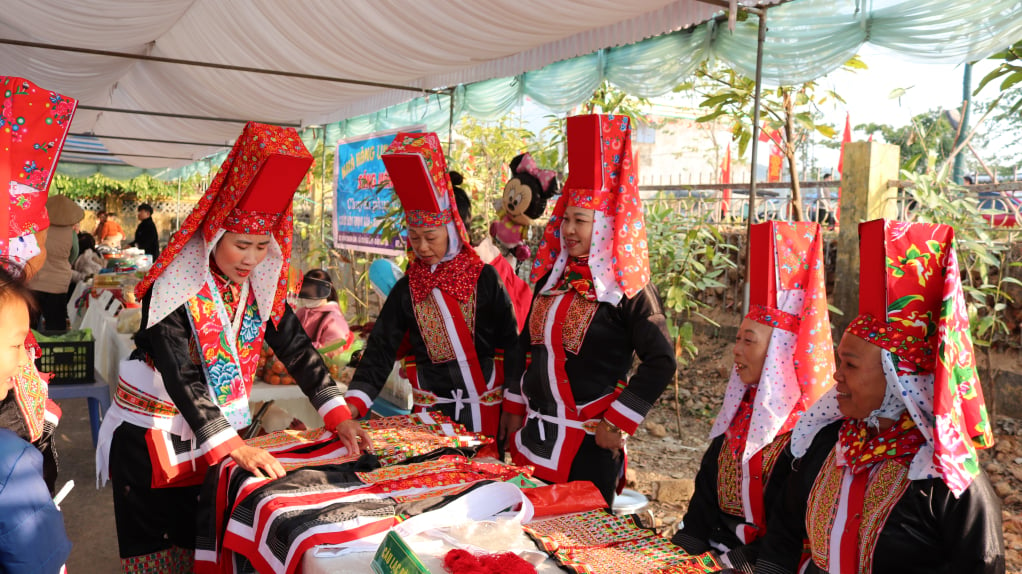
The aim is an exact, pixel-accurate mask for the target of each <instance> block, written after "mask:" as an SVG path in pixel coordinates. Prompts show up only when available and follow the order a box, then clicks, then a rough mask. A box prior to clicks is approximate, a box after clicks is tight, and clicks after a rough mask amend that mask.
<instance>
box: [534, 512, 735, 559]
mask: <svg viewBox="0 0 1022 574" xmlns="http://www.w3.org/2000/svg"><path fill="white" fill-rule="evenodd" d="M523 528H524V529H525V532H526V533H527V534H529V536H531V537H532V538H533V539H534V540H535V541H536V543H537V544H538V545H539V546H540V547H541V548H543V550H545V551H546V552H548V553H549V554H550V555H551V556H553V558H554V559H556V560H557V561H558V562H559V563H560V564H561V565H562V566H564V567H565V568H567V569H569V570H571V571H572V572H575V573H577V574H590V573H592V574H595V573H597V572H599V573H601V574H650V573H654V574H703V573H706V572H716V571H717V570H719V569H720V568H721V566H720V564H719V563H718V562H717V561H716V560H715V559H714V558H713V557H712V556H711V555H710V554H708V553H707V554H700V555H698V556H692V555H689V554H685V552H684V551H683V550H682V549H681V548H679V547H678V546H675V545H674V544H671V542H670V541H668V540H667V539H666V538H661V537H660V536H658V535H657V534H656V533H655V532H653V531H652V530H648V529H646V528H642V527H641V526H639V525H638V524H637V523H636V521H635V517H634V516H615V515H613V514H611V513H609V512H607V511H605V510H593V511H590V512H584V513H580V514H571V515H567V516H558V517H554V518H550V519H546V520H537V521H533V522H530V523H529V524H528V525H526V526H524V527H523Z"/></svg>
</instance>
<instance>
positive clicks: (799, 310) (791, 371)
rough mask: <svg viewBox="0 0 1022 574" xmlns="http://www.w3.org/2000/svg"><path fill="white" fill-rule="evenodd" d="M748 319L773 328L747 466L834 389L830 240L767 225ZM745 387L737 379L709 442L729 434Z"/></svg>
mask: <svg viewBox="0 0 1022 574" xmlns="http://www.w3.org/2000/svg"><path fill="white" fill-rule="evenodd" d="M749 247H750V253H749V313H748V315H746V318H748V319H752V320H753V321H756V322H758V323H762V324H764V325H767V326H769V327H774V331H773V333H772V334H771V337H770V343H769V346H768V347H767V356H766V361H765V362H764V366H763V374H762V376H761V377H760V382H759V385H758V388H757V391H756V395H755V401H754V402H755V405H754V407H753V410H752V421H751V424H750V427H749V432H748V436H747V438H746V445H745V458H746V460H747V459H748V458H749V457H751V456H752V455H754V454H755V453H756V452H758V451H759V450H760V449H761V448H763V447H764V446H766V445H767V444H769V443H770V442H772V441H773V440H774V438H775V437H776V436H777V435H779V434H782V433H785V432H788V431H790V430H791V429H792V428H793V427H794V426H795V423H796V422H797V421H798V419H799V417H800V416H801V415H802V413H803V412H805V409H807V408H809V407H810V406H811V405H812V404H813V403H815V402H816V401H817V399H819V398H820V396H822V395H823V393H824V392H826V391H827V389H829V388H830V387H831V386H832V385H833V384H834V383H833V375H834V343H833V339H832V336H831V330H830V314H829V312H828V310H827V291H826V284H825V269H824V261H823V237H822V233H821V232H820V226H819V224H816V223H786V222H781V221H768V222H766V223H759V224H756V225H753V226H752V227H751V229H750V231H749ZM745 390H746V388H745V384H744V383H743V382H742V381H741V379H740V378H738V376H737V373H736V372H734V371H733V372H732V376H731V380H730V381H729V382H728V387H727V390H726V391H725V395H724V404H723V405H722V407H721V410H720V414H718V416H717V419H716V421H715V422H714V425H713V430H711V432H710V436H711V438H712V437H715V436H717V435H719V434H722V433H724V432H725V431H727V430H728V428H729V427H730V425H731V422H732V418H733V417H734V414H735V412H737V410H738V408H739V405H740V403H741V401H742V397H743V396H744V395H745Z"/></svg>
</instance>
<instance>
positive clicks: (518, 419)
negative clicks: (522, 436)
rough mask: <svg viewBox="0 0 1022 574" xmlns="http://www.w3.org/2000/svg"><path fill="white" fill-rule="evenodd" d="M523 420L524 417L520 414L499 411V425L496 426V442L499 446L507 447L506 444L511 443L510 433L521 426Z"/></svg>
mask: <svg viewBox="0 0 1022 574" xmlns="http://www.w3.org/2000/svg"><path fill="white" fill-rule="evenodd" d="M524 420H525V417H523V416H522V415H516V414H512V413H508V412H503V413H500V426H499V427H497V444H499V445H501V448H507V445H508V444H510V443H511V435H513V434H515V433H516V432H518V429H520V428H522V422H523V421H524Z"/></svg>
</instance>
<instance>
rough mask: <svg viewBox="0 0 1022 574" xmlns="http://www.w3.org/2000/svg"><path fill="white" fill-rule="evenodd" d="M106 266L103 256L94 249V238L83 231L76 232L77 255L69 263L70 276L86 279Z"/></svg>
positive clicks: (78, 280)
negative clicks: (71, 262) (73, 260)
mask: <svg viewBox="0 0 1022 574" xmlns="http://www.w3.org/2000/svg"><path fill="white" fill-rule="evenodd" d="M104 267H106V261H104V260H103V256H102V255H100V254H99V252H98V251H96V240H95V239H93V238H92V236H91V235H89V234H88V233H85V232H84V231H83V232H81V233H79V234H78V257H77V258H76V259H75V262H74V263H73V264H72V265H71V278H72V279H73V280H74V281H75V282H80V281H86V280H88V279H90V278H91V277H92V276H93V275H95V274H96V273H99V272H100V271H102V270H103V268H104Z"/></svg>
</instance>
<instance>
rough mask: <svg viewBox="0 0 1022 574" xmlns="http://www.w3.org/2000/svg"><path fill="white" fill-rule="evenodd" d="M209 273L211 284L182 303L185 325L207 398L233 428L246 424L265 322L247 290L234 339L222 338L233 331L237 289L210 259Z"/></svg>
mask: <svg viewBox="0 0 1022 574" xmlns="http://www.w3.org/2000/svg"><path fill="white" fill-rule="evenodd" d="M210 271H211V275H212V276H213V281H212V282H206V283H204V284H203V285H202V288H201V289H200V290H199V292H198V293H196V294H195V296H194V297H191V298H190V299H189V300H188V302H187V306H188V313H189V320H190V322H191V325H192V331H193V333H194V334H195V340H196V342H197V343H198V351H199V356H200V357H202V368H203V372H204V374H205V375H206V384H207V385H208V386H209V389H210V395H211V396H212V397H213V398H214V399H215V401H216V404H217V406H219V407H220V410H221V411H222V412H223V413H224V416H225V417H227V420H228V422H230V423H231V426H232V427H233V428H235V429H239V428H243V427H245V426H248V424H250V423H251V417H250V414H249V410H248V391H249V388H250V387H251V386H252V378H253V377H254V376H255V370H256V366H257V364H258V362H259V351H260V350H261V349H262V340H263V334H264V331H265V329H266V323H265V321H263V320H262V318H261V317H260V316H259V304H258V303H257V302H256V299H255V294H254V293H253V292H251V291H249V293H248V297H247V299H248V300H247V301H246V303H245V309H244V311H243V315H242V319H241V324H240V328H239V332H238V333H234V337H235V339H234V340H233V341H231V340H230V339H229V337H228V333H229V332H230V331H232V330H233V319H234V315H235V313H236V312H237V309H238V305H239V304H241V302H240V301H239V294H238V292H237V291H238V286H237V284H235V283H233V282H231V281H230V280H229V279H227V277H225V276H224V275H223V272H222V271H220V270H219V268H217V267H216V264H215V263H213V262H212V260H211V262H210ZM214 289H215V291H216V292H214ZM218 303H223V304H222V305H218ZM229 326H230V327H229Z"/></svg>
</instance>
